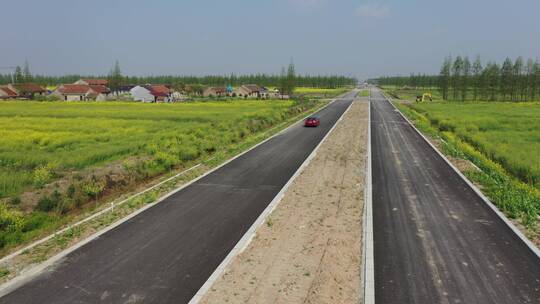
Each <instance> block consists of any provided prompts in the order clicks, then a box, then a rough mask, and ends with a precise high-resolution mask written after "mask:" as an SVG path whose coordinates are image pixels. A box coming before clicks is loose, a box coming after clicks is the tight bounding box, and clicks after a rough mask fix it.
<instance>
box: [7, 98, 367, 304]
mask: <svg viewBox="0 0 540 304" xmlns="http://www.w3.org/2000/svg"><path fill="white" fill-rule="evenodd" d="M355 94H356V93H350V94H348V95H346V96H345V97H344V98H342V99H340V100H338V101H336V102H334V103H333V104H331V105H330V106H328V107H326V108H325V109H323V110H321V111H320V112H319V113H318V116H320V118H321V125H320V126H319V127H318V128H309V129H308V128H303V126H302V124H297V125H295V126H294V127H292V128H290V129H288V130H287V131H286V132H285V133H283V134H281V135H279V136H276V137H274V138H272V139H271V140H269V141H268V142H266V143H264V144H262V145H260V146H258V147H257V148H255V149H254V150H252V151H250V152H248V153H246V154H244V155H243V156H241V157H239V158H237V159H236V160H234V161H232V162H230V163H229V164H227V165H225V166H224V167H222V168H220V169H218V170H216V171H214V172H213V173H211V174H209V175H207V176H206V177H204V178H202V179H200V180H199V181H197V182H195V183H194V184H192V185H190V186H188V187H186V188H184V189H183V190H181V191H179V192H177V193H176V194H174V195H172V196H171V197H169V198H167V199H166V200H165V201H163V202H161V203H159V204H157V205H156V206H155V207H153V208H150V209H149V210H147V211H145V212H143V213H141V214H139V215H138V216H136V217H134V218H132V219H130V220H129V221H127V222H125V223H124V224H122V225H120V226H118V227H117V228H115V229H113V230H111V231H109V232H107V233H106V234H104V235H102V236H101V237H99V238H98V239H95V240H93V241H92V242H90V243H88V244H86V245H85V246H83V247H81V248H79V249H77V250H76V251H74V252H72V253H70V254H69V255H68V256H66V257H65V258H64V259H62V260H61V261H60V262H59V263H57V264H56V265H55V266H54V267H52V269H50V270H48V271H46V272H44V273H42V274H40V275H39V276H38V277H36V278H34V279H33V280H31V281H30V282H28V283H27V284H25V285H23V286H21V287H20V288H18V289H16V290H15V291H13V292H12V293H10V294H8V295H6V296H4V297H3V298H1V299H0V303H10V304H12V303H17V304H24V303H70V304H72V303H187V302H188V301H189V300H190V299H191V298H192V296H193V295H194V294H195V293H196V292H197V290H198V289H199V288H200V287H201V286H202V285H203V284H204V282H205V281H206V280H207V278H208V277H209V276H210V275H211V274H212V272H213V271H214V270H215V269H216V267H217V266H218V265H219V264H220V263H221V261H222V260H223V259H224V258H225V257H226V256H227V254H228V253H229V251H230V250H231V249H232V248H233V247H234V246H235V244H236V243H237V242H238V241H239V240H240V238H242V236H243V235H244V233H245V232H246V231H247V230H248V229H249V227H250V226H251V225H252V223H253V222H254V221H255V220H256V219H257V217H258V216H259V215H260V213H261V212H262V211H263V210H264V209H265V208H266V206H267V205H268V204H269V203H270V202H271V201H272V199H273V198H274V196H275V195H276V194H277V193H278V192H279V191H280V190H281V188H282V187H283V186H284V185H285V183H287V181H288V180H289V178H290V177H291V176H292V175H293V174H294V172H295V171H296V170H297V169H298V167H299V166H300V165H301V164H302V162H303V161H304V160H305V159H306V157H307V156H308V155H309V154H310V153H311V152H312V150H313V149H314V148H315V146H317V144H318V143H319V142H320V141H321V140H322V138H323V137H324V136H325V135H326V133H327V132H328V131H329V130H330V128H331V127H332V126H333V125H334V123H335V122H336V121H337V119H338V118H339V117H340V116H341V115H342V113H343V112H344V111H345V110H346V109H347V107H348V106H349V105H350V104H351V102H352V99H353V98H354V96H355Z"/></svg>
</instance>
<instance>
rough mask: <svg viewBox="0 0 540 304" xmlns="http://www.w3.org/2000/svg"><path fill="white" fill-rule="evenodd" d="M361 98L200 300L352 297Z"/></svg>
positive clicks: (362, 145) (358, 232)
mask: <svg viewBox="0 0 540 304" xmlns="http://www.w3.org/2000/svg"><path fill="white" fill-rule="evenodd" d="M367 115H368V103H367V101H355V102H354V103H353V105H352V107H351V109H350V110H349V112H348V113H347V114H346V115H345V116H344V118H343V120H342V121H341V122H340V123H339V124H338V125H337V126H336V128H335V129H334V131H332V133H331V134H330V136H329V137H328V138H327V140H326V141H325V142H324V143H323V144H322V145H321V147H320V149H319V151H318V153H317V155H316V156H315V158H314V159H313V160H312V161H311V163H310V164H309V165H308V166H307V167H306V168H305V169H304V171H303V172H302V173H301V174H300V175H299V176H298V178H296V180H295V181H294V182H293V184H292V185H291V186H290V187H289V189H288V190H287V192H286V193H285V195H284V197H283V199H282V201H281V202H280V204H279V205H278V206H277V208H276V209H275V210H274V211H273V213H272V214H271V215H270V216H269V218H268V220H267V222H266V223H265V224H264V225H263V226H261V227H260V228H259V230H258V231H257V234H256V236H255V238H254V239H253V241H252V242H251V244H250V245H249V246H248V247H247V248H246V250H245V251H243V252H242V253H241V254H239V255H238V256H237V257H236V258H235V260H234V261H233V262H232V263H231V264H230V265H229V267H228V268H227V270H226V271H225V272H224V273H223V274H222V275H221V276H220V277H219V279H218V280H217V281H216V282H215V283H214V285H213V286H212V287H211V288H210V290H209V291H208V293H207V294H206V295H205V297H204V298H203V300H202V301H201V303H359V302H361V300H360V299H361V297H362V289H361V282H360V280H361V262H362V261H361V255H362V248H361V240H362V211H363V201H364V195H363V189H364V177H365V174H364V171H365V159H366V158H365V154H366V147H367V129H368V126H367V124H368V116H367Z"/></svg>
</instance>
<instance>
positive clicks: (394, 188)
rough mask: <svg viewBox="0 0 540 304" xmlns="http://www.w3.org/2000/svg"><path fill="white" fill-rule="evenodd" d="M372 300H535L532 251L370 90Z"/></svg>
mask: <svg viewBox="0 0 540 304" xmlns="http://www.w3.org/2000/svg"><path fill="white" fill-rule="evenodd" d="M371 128H372V153H373V154H372V157H373V159H372V166H373V216H374V218H373V220H374V247H375V301H376V303H377V304H390V303H396V304H397V303H400V304H402V303H426V304H428V303H429V304H433V303H465V304H472V303H486V304H487V303H489V304H493V303H508V304H517V303H540V259H539V258H538V257H537V256H536V255H534V253H533V252H532V251H531V250H529V248H528V247H527V246H526V245H525V244H524V243H523V242H522V241H521V240H520V239H519V238H518V237H517V236H516V235H515V234H514V233H513V232H512V231H511V230H510V229H509V228H508V227H507V226H506V224H505V223H504V222H503V221H502V220H501V219H500V218H499V217H497V216H496V214H495V213H494V212H493V211H492V210H491V209H489V207H488V206H486V204H485V203H484V202H482V200H481V199H480V198H479V197H478V196H477V195H476V194H475V193H474V192H473V190H472V189H470V188H469V187H468V186H467V184H466V183H465V182H464V181H463V180H462V179H461V178H460V177H459V176H458V175H457V174H456V173H455V172H454V171H453V170H452V169H451V168H450V166H448V165H447V164H446V163H445V162H444V160H443V159H442V158H441V157H440V156H439V155H437V154H436V153H435V152H434V151H433V150H432V149H431V148H430V147H429V146H428V144H427V143H426V142H425V141H424V140H423V139H422V138H421V137H420V136H419V135H418V134H417V133H416V132H415V131H414V130H413V128H412V127H411V126H409V125H408V124H407V123H406V121H405V120H404V119H403V118H402V117H401V116H400V115H399V113H397V112H396V111H395V110H394V108H393V107H392V105H391V104H390V103H389V102H388V101H386V99H384V97H383V96H382V95H381V94H380V93H379V92H378V91H376V90H374V91H373V95H372V99H371Z"/></svg>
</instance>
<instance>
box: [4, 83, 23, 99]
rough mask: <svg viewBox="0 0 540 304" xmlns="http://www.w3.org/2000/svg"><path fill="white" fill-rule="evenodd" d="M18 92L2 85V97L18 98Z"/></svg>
mask: <svg viewBox="0 0 540 304" xmlns="http://www.w3.org/2000/svg"><path fill="white" fill-rule="evenodd" d="M17 96H19V95H17V92H15V91H13V90H11V89H10V88H9V87H7V86H3V87H0V99H9V98H17Z"/></svg>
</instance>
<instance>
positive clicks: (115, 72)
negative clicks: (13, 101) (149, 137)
mask: <svg viewBox="0 0 540 304" xmlns="http://www.w3.org/2000/svg"><path fill="white" fill-rule="evenodd" d="M283 72H284V73H283ZM81 78H103V79H108V80H109V83H110V86H111V89H113V90H114V89H116V88H117V87H120V86H122V85H140V84H168V85H173V86H184V85H190V86H227V85H232V86H239V85H242V84H251V83H252V84H258V85H261V86H268V87H278V88H283V89H285V90H284V92H286V91H290V89H288V88H291V87H294V86H302V87H303V86H306V87H325V88H337V87H343V86H348V85H355V84H356V83H357V80H356V79H354V78H352V77H345V76H339V75H329V76H311V75H296V71H295V69H294V64H292V63H291V64H290V65H289V67H288V68H287V69H284V70H283V71H282V73H281V74H277V75H274V74H252V75H236V74H230V75H208V76H182V75H176V76H173V75H161V76H126V75H122V72H121V70H120V65H119V63H118V61H117V62H116V63H115V65H114V66H113V68H112V69H111V71H110V72H109V74H108V75H63V76H48V75H32V74H31V73H30V68H29V67H28V62H26V63H25V66H24V68H20V67H17V68H16V69H15V71H14V73H13V74H0V84H8V83H11V82H12V81H13V82H15V83H24V82H35V83H38V84H41V85H44V86H49V85H51V86H54V85H59V84H63V83H73V82H75V81H77V80H79V79H81ZM293 84H294V85H293Z"/></svg>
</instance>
